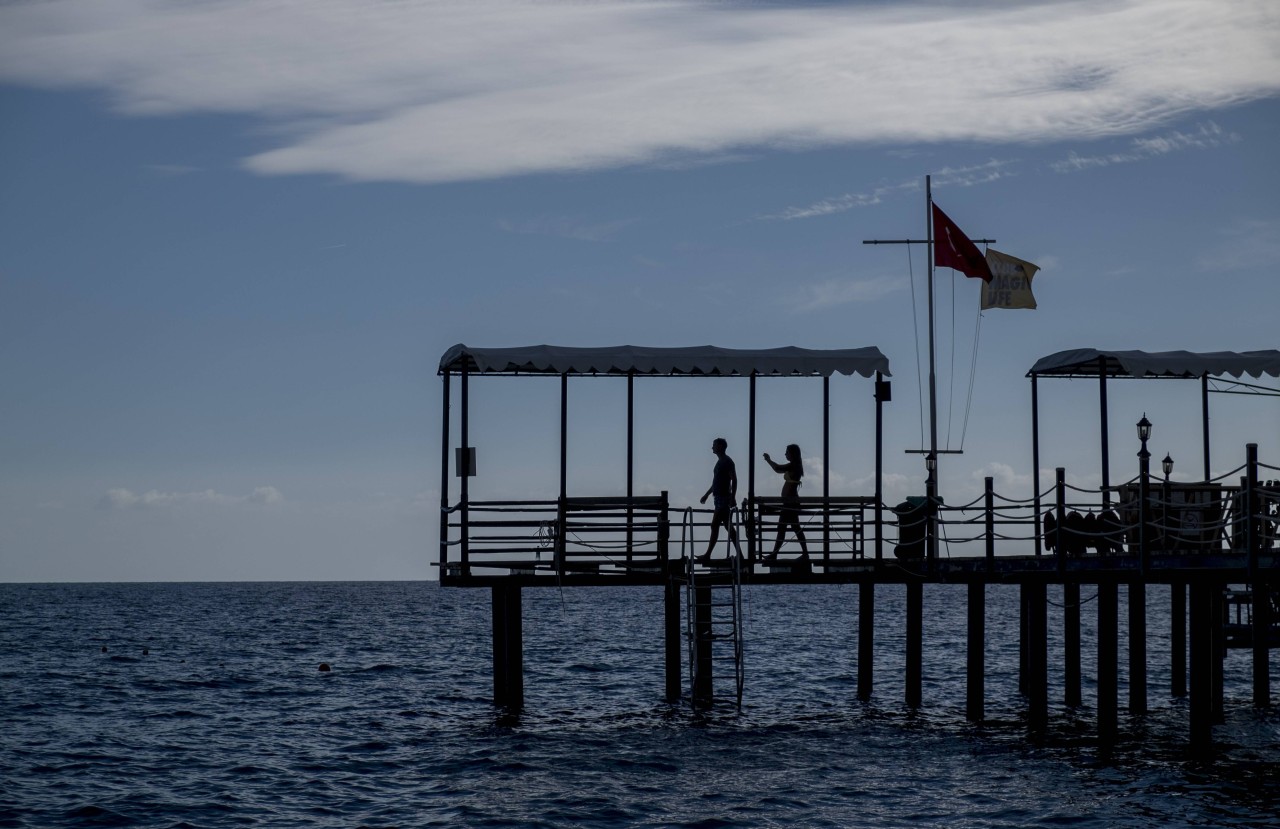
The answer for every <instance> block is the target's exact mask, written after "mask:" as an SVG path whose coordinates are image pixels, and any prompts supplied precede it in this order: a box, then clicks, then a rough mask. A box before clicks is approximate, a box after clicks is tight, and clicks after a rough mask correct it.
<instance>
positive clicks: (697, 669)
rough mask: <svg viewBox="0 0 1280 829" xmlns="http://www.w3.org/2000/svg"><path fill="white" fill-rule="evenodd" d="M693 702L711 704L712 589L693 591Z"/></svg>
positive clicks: (703, 588)
mask: <svg viewBox="0 0 1280 829" xmlns="http://www.w3.org/2000/svg"><path fill="white" fill-rule="evenodd" d="M693 602H694V607H693V642H692V643H691V644H692V646H693V701H694V704H696V705H707V704H710V702H711V697H712V692H713V685H712V679H711V664H712V663H711V588H710V587H695V588H694V589H693Z"/></svg>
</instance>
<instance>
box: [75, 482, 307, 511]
mask: <svg viewBox="0 0 1280 829" xmlns="http://www.w3.org/2000/svg"><path fill="white" fill-rule="evenodd" d="M283 501H284V496H283V495H282V494H281V493H280V490H278V489H276V488H275V487H273V486H260V487H257V488H255V489H254V490H253V491H252V492H250V493H249V494H248V495H226V494H224V493H221V492H215V491H214V490H212V489H205V490H200V491H198V492H161V491H159V490H156V489H150V490H147V491H146V492H143V493H140V494H139V493H135V492H134V491H133V490H130V489H124V488H122V487H117V488H113V489H108V490H107V491H106V493H105V494H104V495H103V496H102V497H101V498H99V499H98V509H108V510H110V509H135V508H148V507H178V506H188V505H202V504H212V505H217V506H235V505H240V504H255V505H259V506H268V505H272V504H279V503H281V502H283Z"/></svg>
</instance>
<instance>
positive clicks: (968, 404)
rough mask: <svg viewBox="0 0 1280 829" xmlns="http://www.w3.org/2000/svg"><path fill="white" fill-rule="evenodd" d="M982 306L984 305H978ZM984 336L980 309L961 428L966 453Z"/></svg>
mask: <svg viewBox="0 0 1280 829" xmlns="http://www.w3.org/2000/svg"><path fill="white" fill-rule="evenodd" d="M978 304H979V306H981V304H982V303H978ZM981 336H982V309H981V307H979V309H978V319H977V322H975V323H974V326H973V354H972V355H971V356H970V359H969V395H968V398H967V399H966V400H965V401H964V425H963V426H961V427H960V451H961V452H963V451H964V437H965V435H966V434H968V432H969V410H970V409H971V408H973V386H974V383H975V381H976V380H977V379H978V342H979V340H980V338H981Z"/></svg>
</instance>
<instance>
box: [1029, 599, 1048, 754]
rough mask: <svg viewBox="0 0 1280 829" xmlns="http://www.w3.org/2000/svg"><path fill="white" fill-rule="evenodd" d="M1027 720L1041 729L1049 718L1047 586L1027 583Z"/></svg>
mask: <svg viewBox="0 0 1280 829" xmlns="http://www.w3.org/2000/svg"><path fill="white" fill-rule="evenodd" d="M1027 588H1028V590H1027V594H1028V595H1027V702H1028V704H1029V706H1028V720H1029V722H1030V725H1031V727H1032V728H1036V729H1040V728H1044V726H1045V725H1046V724H1047V723H1048V721H1049V607H1048V605H1049V601H1048V599H1049V588H1048V585H1046V584H1044V583H1037V584H1031V585H1027Z"/></svg>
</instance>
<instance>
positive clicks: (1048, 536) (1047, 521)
mask: <svg viewBox="0 0 1280 829" xmlns="http://www.w3.org/2000/svg"><path fill="white" fill-rule="evenodd" d="M1057 547H1058V518H1057V516H1055V515H1054V514H1053V510H1049V511H1048V512H1046V513H1045V514H1044V548H1045V550H1046V551H1048V552H1050V553H1052V552H1053V551H1054V550H1055V549H1057Z"/></svg>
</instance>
